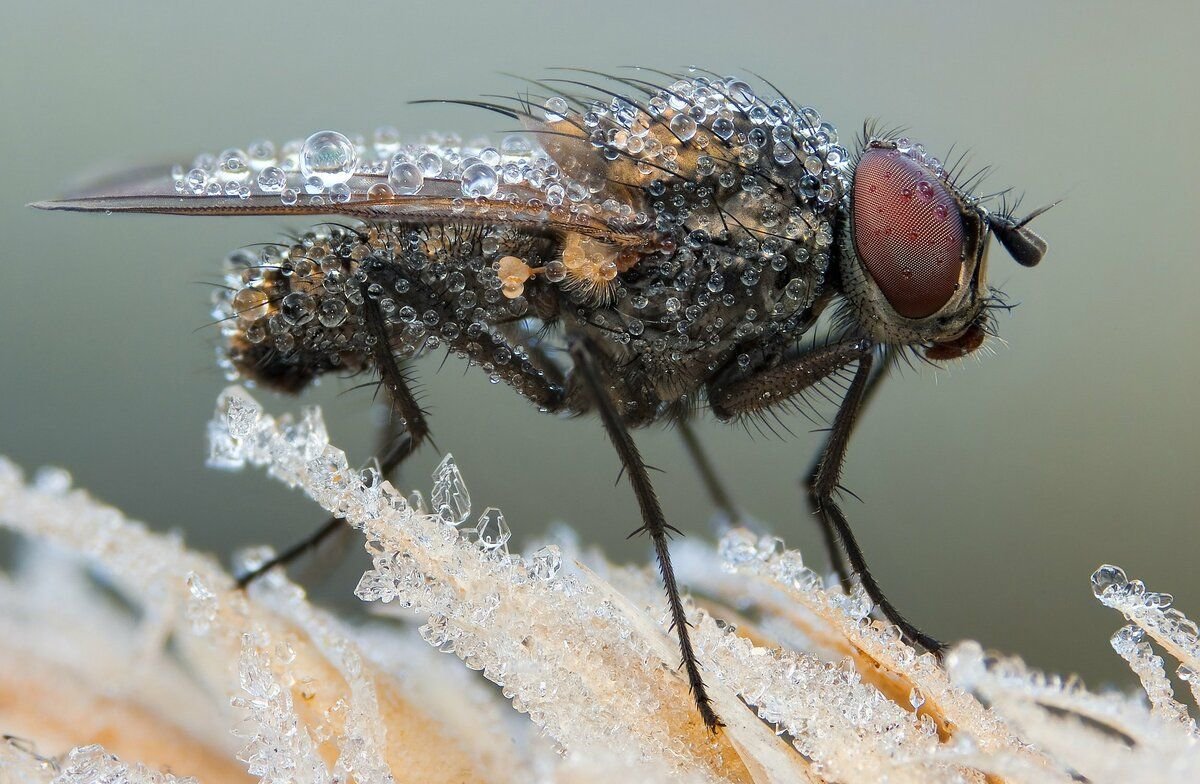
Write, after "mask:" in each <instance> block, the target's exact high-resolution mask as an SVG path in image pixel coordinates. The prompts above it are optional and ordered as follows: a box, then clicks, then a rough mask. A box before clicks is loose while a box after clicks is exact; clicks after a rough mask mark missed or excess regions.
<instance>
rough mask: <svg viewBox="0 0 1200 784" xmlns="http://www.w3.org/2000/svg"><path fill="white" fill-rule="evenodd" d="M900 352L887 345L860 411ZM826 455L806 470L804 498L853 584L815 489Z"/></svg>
mask: <svg viewBox="0 0 1200 784" xmlns="http://www.w3.org/2000/svg"><path fill="white" fill-rule="evenodd" d="M898 356H899V354H898V353H897V352H896V350H895V349H893V348H891V347H885V348H884V349H883V356H882V359H881V360H880V362H879V366H878V367H876V368H875V371H874V373H872V375H871V377H870V379H868V381H867V389H866V391H865V392H864V393H863V399H862V403H861V404H860V405H859V410H858V415H859V416H861V415H862V414H863V412H864V411H866V410H867V406H869V405H870V404H871V401H872V400H873V399H874V398H875V393H876V391H877V390H878V389H879V384H880V382H882V381H883V379H884V377H886V376H887V375H888V373H889V372H890V371H891V369H892V366H893V365H894V364H895V362H896V358H897V357H898ZM823 456H824V450H822V451H821V452H818V453H817V454H816V455H815V456H814V457H813V461H812V464H811V465H809V467H808V471H806V472H805V474H804V477H803V479H801V483H802V484H803V485H804V501H805V503H806V504H807V505H808V513H809V515H811V516H812V517H815V518H816V520H817V525H818V526H819V527H820V529H821V538H822V541H823V542H824V543H825V552H826V554H827V555H828V556H829V562H830V564H831V565H832V566H833V568H834V570H835V571H836V572H837V575H838V577H839V578H840V579H841V581H842V585H843V586H844V587H847V588H848V587H849V585H850V569H849V566H848V565H847V563H846V556H845V554H844V553H843V552H842V547H841V545H840V544H839V543H838V533H837V529H836V528H835V527H834V526H833V524H832V522H831V521H830V518H829V517H828V516H826V515H823V514H821V511H820V504H819V503H818V499H817V496H816V495H815V494H814V493H813V492H812V477H813V476H815V475H816V473H817V469H818V468H819V467H820V465H821V458H822V457H823Z"/></svg>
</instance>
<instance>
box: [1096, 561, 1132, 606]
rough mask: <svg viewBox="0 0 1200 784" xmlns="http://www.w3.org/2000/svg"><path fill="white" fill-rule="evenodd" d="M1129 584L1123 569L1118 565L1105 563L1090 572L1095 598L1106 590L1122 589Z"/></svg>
mask: <svg viewBox="0 0 1200 784" xmlns="http://www.w3.org/2000/svg"><path fill="white" fill-rule="evenodd" d="M1128 585H1129V578H1128V577H1126V576H1125V571H1124V570H1123V569H1121V568H1120V567H1118V566H1112V565H1110V564H1105V565H1103V566H1101V567H1100V568H1099V569H1097V570H1096V571H1095V572H1093V573H1092V593H1094V594H1095V595H1096V596H1097V598H1099V597H1100V596H1102V595H1104V594H1105V593H1106V592H1108V591H1110V590H1111V591H1114V592H1115V591H1123V590H1125V588H1126V587H1127V586H1128Z"/></svg>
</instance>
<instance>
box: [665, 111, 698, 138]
mask: <svg viewBox="0 0 1200 784" xmlns="http://www.w3.org/2000/svg"><path fill="white" fill-rule="evenodd" d="M670 127H671V132H672V133H674V134H675V135H676V136H678V137H679V140H680V141H684V142H686V141H688V140H689V139H691V138H692V137H693V136H695V135H696V121H695V120H693V119H692V118H691V116H690V115H687V114H677V115H675V116H674V117H672V118H671V123H670Z"/></svg>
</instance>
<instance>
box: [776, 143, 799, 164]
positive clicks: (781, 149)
mask: <svg viewBox="0 0 1200 784" xmlns="http://www.w3.org/2000/svg"><path fill="white" fill-rule="evenodd" d="M771 157H773V158H774V159H775V162H776V163H778V164H782V165H784V166H786V165H787V164H789V163H791V162H792V161H794V160H796V151H795V150H793V149H792V146H791V145H790V144H776V145H775V147H774V148H773V149H772V150H771Z"/></svg>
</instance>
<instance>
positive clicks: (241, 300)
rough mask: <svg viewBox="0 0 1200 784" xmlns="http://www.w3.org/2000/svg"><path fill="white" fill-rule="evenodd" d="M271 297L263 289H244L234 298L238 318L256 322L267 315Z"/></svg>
mask: <svg viewBox="0 0 1200 784" xmlns="http://www.w3.org/2000/svg"><path fill="white" fill-rule="evenodd" d="M269 301H270V297H268V296H267V295H266V293H265V292H264V291H262V290H261V289H256V288H253V287H250V288H244V289H242V290H241V291H239V292H238V293H237V294H235V295H234V297H233V312H234V313H235V314H236V315H237V316H238V318H243V319H246V320H248V321H254V320H255V319H260V318H262V317H263V316H265V315H267V310H268V307H267V304H268V302H269Z"/></svg>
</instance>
